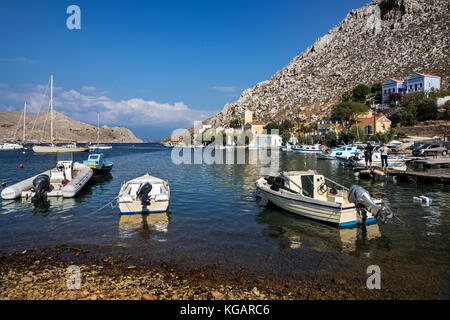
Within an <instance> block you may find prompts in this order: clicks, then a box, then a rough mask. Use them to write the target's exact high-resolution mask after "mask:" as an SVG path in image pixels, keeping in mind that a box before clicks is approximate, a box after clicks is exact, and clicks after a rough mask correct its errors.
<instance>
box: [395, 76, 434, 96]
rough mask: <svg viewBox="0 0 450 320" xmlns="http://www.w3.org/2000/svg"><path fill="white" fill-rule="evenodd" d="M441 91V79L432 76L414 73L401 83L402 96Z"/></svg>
mask: <svg viewBox="0 0 450 320" xmlns="http://www.w3.org/2000/svg"><path fill="white" fill-rule="evenodd" d="M440 89H441V77H439V76H435V75H432V74H423V73H414V74H412V75H410V76H409V77H407V78H405V80H404V81H403V94H407V93H411V92H417V91H423V92H425V93H427V94H428V93H429V92H430V91H433V90H434V91H436V90H440Z"/></svg>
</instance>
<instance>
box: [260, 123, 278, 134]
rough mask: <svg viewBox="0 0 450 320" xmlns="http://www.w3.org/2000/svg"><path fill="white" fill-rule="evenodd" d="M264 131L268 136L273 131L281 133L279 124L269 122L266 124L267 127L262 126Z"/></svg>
mask: <svg viewBox="0 0 450 320" xmlns="http://www.w3.org/2000/svg"><path fill="white" fill-rule="evenodd" d="M264 129H266V130H267V133H268V134H271V133H272V130H273V129H276V130H278V132H280V131H281V130H280V124H279V123H278V122H270V123H268V124H267V125H265V126H264Z"/></svg>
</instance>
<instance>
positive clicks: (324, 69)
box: [205, 0, 450, 125]
mask: <svg viewBox="0 0 450 320" xmlns="http://www.w3.org/2000/svg"><path fill="white" fill-rule="evenodd" d="M386 2H387V1H383V0H374V1H372V2H371V3H369V4H367V5H365V6H364V7H362V8H360V9H358V10H352V11H351V12H349V13H348V14H347V16H346V17H345V19H344V20H343V21H342V22H340V23H339V24H338V25H337V26H336V27H334V28H333V29H332V30H330V31H329V32H328V33H327V34H326V35H324V36H323V37H321V38H320V39H318V40H317V41H316V42H315V43H314V44H313V45H312V46H310V47H309V48H308V49H306V50H305V51H304V52H303V53H301V54H300V55H299V56H297V57H295V58H294V59H293V60H292V61H291V62H290V63H289V64H288V65H287V66H286V67H285V68H283V69H282V70H280V71H278V72H277V73H275V74H274V75H273V76H272V78H270V79H269V80H267V81H263V82H260V83H258V84H257V85H256V86H255V87H254V88H251V89H247V90H245V91H244V92H243V93H242V95H241V97H240V98H239V99H238V100H237V101H235V102H233V103H231V104H227V105H225V107H224V108H223V110H222V111H221V112H220V113H218V114H217V115H215V116H213V117H211V118H210V119H207V120H206V121H205V122H206V123H209V124H213V125H228V124H229V121H230V120H232V119H233V118H242V117H243V114H244V111H245V109H249V110H253V111H254V112H253V114H254V118H255V120H258V121H264V122H268V121H275V120H282V119H290V120H293V119H294V118H296V117H300V119H301V120H303V121H305V122H314V121H316V120H319V119H321V118H323V117H325V116H326V115H327V113H328V111H329V110H330V108H331V106H332V105H333V104H334V103H336V102H337V101H339V99H340V98H341V96H342V94H343V93H344V92H345V91H348V90H349V89H351V88H353V87H354V86H355V85H356V84H358V83H367V84H371V83H374V82H384V81H385V80H387V79H388V78H392V77H395V78H403V77H406V76H408V75H410V74H412V73H414V72H419V73H431V74H436V75H440V76H441V88H442V87H446V86H447V85H448V81H449V78H450V64H449V21H450V15H449V1H448V0H397V1H395V2H396V4H395V6H394V8H393V9H391V10H387V9H386V7H385V6H384V5H383V4H384V3H386ZM255 111H256V112H255Z"/></svg>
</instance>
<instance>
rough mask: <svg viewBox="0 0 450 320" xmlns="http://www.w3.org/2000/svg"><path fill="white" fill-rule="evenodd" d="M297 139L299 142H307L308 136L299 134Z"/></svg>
mask: <svg viewBox="0 0 450 320" xmlns="http://www.w3.org/2000/svg"><path fill="white" fill-rule="evenodd" d="M297 140H298V143H299V144H305V143H306V136H305V135H304V134H299V135H298V136H297Z"/></svg>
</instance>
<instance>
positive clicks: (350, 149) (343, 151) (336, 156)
mask: <svg viewBox="0 0 450 320" xmlns="http://www.w3.org/2000/svg"><path fill="white" fill-rule="evenodd" d="M357 154H359V150H358V148H357V147H356V146H343V147H341V148H337V149H333V150H331V151H329V152H322V153H318V154H317V159H320V160H347V159H349V158H350V157H353V156H355V155H357Z"/></svg>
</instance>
